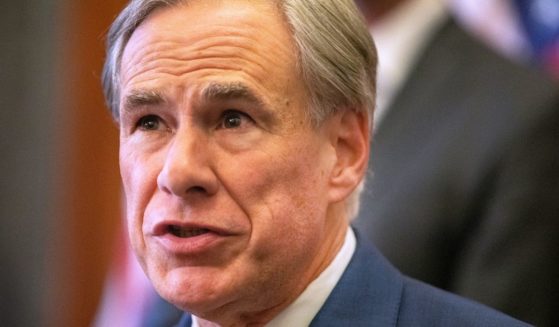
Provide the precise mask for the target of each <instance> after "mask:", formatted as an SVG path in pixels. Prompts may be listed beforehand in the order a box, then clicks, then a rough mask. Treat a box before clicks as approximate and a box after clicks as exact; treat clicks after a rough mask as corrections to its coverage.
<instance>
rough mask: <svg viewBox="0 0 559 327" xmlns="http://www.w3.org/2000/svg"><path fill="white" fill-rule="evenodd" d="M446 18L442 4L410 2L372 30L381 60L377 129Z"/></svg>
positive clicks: (425, 0) (433, 0)
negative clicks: (419, 57) (423, 51)
mask: <svg viewBox="0 0 559 327" xmlns="http://www.w3.org/2000/svg"><path fill="white" fill-rule="evenodd" d="M446 16H447V13H446V8H445V6H444V4H443V3H442V1H441V0H408V1H405V2H404V3H402V4H401V5H399V6H398V7H396V8H395V9H394V10H393V11H392V12H390V13H389V14H388V15H387V16H386V17H383V18H382V19H380V20H379V21H377V22H375V23H374V24H372V25H371V26H370V32H371V34H372V36H373V38H374V40H375V43H376V46H377V51H378V57H379V67H378V77H377V81H378V82H377V108H376V112H375V125H376V123H377V122H378V121H380V120H381V119H382V117H383V116H384V114H385V112H386V109H387V108H388V107H389V105H390V104H391V102H392V100H393V98H394V96H395V95H396V94H397V92H398V91H399V90H400V88H401V86H402V85H403V83H404V82H405V80H406V79H407V77H408V75H409V73H410V70H411V68H412V67H413V65H414V64H415V62H416V60H417V59H418V58H417V57H418V56H419V55H420V53H421V51H422V50H423V48H424V47H425V46H426V43H427V41H428V39H429V38H430V37H431V36H432V34H434V33H435V31H436V29H437V27H438V26H439V25H441V24H442V23H443V21H444V19H445V18H446Z"/></svg>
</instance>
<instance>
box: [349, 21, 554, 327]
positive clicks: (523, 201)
mask: <svg viewBox="0 0 559 327" xmlns="http://www.w3.org/2000/svg"><path fill="white" fill-rule="evenodd" d="M558 117H559V93H558V91H557V88H556V86H555V85H552V84H551V83H550V82H548V81H547V80H544V79H542V78H541V77H540V76H537V75H536V74H535V73H532V72H528V71H527V70H524V69H521V68H519V67H517V66H515V65H513V64H511V63H509V62H507V61H505V60H504V59H502V58H500V57H498V56H497V55H495V54H493V53H492V52H490V51H489V50H488V49H486V48H485V47H484V46H482V45H481V44H479V43H478V42H477V41H475V40H474V39H473V38H471V37H470V36H468V35H467V34H466V33H465V32H464V31H463V30H462V29H461V28H460V27H458V26H457V25H456V24H455V23H454V22H448V23H447V24H445V25H444V26H443V27H442V28H441V29H440V31H439V32H438V33H436V34H435V36H434V38H433V39H432V40H431V42H430V44H429V45H428V46H427V48H426V50H425V52H424V53H423V55H422V56H421V58H420V60H419V61H418V63H417V65H416V66H415V68H414V70H412V72H411V75H410V78H409V79H408V80H407V82H406V83H405V85H404V86H403V88H402V90H401V92H400V93H399V94H398V95H397V96H396V100H395V102H394V103H393V105H392V107H391V108H390V109H389V111H388V112H387V113H386V116H385V117H384V120H383V121H382V122H381V123H380V126H379V128H378V129H377V131H376V133H375V137H374V138H373V143H372V150H371V165H370V168H369V169H370V173H369V178H368V184H367V185H366V190H365V192H364V194H363V196H362V200H361V213H360V217H359V218H358V221H357V223H356V225H357V226H358V227H359V228H360V229H361V230H362V231H363V232H364V233H365V234H366V235H367V236H369V237H370V238H371V239H372V240H373V241H374V243H375V244H376V245H377V246H378V248H379V249H380V251H381V252H382V253H383V254H384V255H385V256H387V257H388V259H389V260H391V261H392V262H393V263H394V264H395V265H396V267H397V268H399V269H400V270H401V271H402V272H403V273H405V274H407V275H410V276H412V277H415V278H418V279H421V280H423V281H426V282H428V283H430V284H433V285H435V286H438V287H441V288H444V289H447V290H450V291H452V292H455V293H458V294H461V295H464V296H467V297H470V298H472V299H475V300H477V301H480V302H482V303H485V304H488V305H490V306H492V307H494V308H497V309H499V310H502V311H504V312H506V313H508V314H511V315H513V316H515V317H517V318H519V319H522V320H526V321H529V322H532V323H537V324H538V325H540V326H551V325H552V324H554V323H556V313H555V310H556V309H557V308H558V307H559V121H558V120H559V119H558Z"/></svg>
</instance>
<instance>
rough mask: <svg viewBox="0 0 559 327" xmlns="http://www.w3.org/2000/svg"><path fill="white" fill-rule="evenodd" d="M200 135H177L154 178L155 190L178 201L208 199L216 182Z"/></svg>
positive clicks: (215, 189)
mask: <svg viewBox="0 0 559 327" xmlns="http://www.w3.org/2000/svg"><path fill="white" fill-rule="evenodd" d="M200 134H202V133H201V132H196V131H190V132H182V131H178V132H177V134H175V136H174V139H173V140H172V143H171V144H170V145H169V149H168V151H167V153H166V157H165V162H164V165H163V169H162V170H161V172H160V173H159V175H158V176H157V185H158V187H159V189H161V190H163V191H164V192H166V193H169V194H173V195H176V196H179V197H186V196H190V195H204V196H208V195H212V194H215V193H216V192H217V189H218V180H217V177H216V175H215V173H214V171H213V170H212V168H211V166H210V153H209V151H210V150H209V148H208V146H207V142H206V141H205V138H204V137H203V136H202V135H200Z"/></svg>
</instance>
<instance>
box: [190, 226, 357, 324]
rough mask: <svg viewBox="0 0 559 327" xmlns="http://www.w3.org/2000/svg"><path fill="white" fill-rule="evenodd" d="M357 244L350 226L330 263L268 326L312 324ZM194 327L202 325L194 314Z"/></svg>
mask: <svg viewBox="0 0 559 327" xmlns="http://www.w3.org/2000/svg"><path fill="white" fill-rule="evenodd" d="M355 246H356V240H355V234H354V232H353V230H352V229H351V228H349V227H348V230H347V232H346V236H345V240H344V244H343V245H342V247H341V248H340V251H338V254H337V255H336V257H335V258H334V260H332V262H331V263H330V265H328V267H326V269H324V271H323V272H322V273H321V274H320V275H319V276H318V277H317V278H316V279H315V280H314V281H313V282H311V283H310V284H309V285H308V286H307V288H306V289H305V290H304V291H303V293H301V295H299V297H298V298H297V299H296V300H295V301H294V302H293V303H291V304H290V305H289V306H288V307H287V308H285V310H283V311H282V312H281V313H280V314H279V315H277V316H276V317H275V318H274V319H273V320H272V321H270V322H269V323H268V324H266V327H285V326H290V327H306V326H308V325H310V323H311V321H312V320H313V318H314V317H315V316H316V315H317V313H318V311H320V308H321V307H322V305H324V302H326V299H327V298H328V296H329V295H330V293H331V292H332V290H333V289H334V287H335V286H336V284H338V281H339V280H340V278H341V277H342V274H343V273H344V271H345V269H346V268H347V266H348V265H349V261H350V260H351V257H352V256H353V253H354V252H355ZM192 327H200V324H199V321H198V318H197V317H196V316H194V315H193V316H192Z"/></svg>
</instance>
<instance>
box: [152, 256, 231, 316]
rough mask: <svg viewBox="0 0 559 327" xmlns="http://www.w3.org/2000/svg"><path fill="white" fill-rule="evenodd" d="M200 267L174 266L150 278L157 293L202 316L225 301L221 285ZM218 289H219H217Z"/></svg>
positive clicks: (181, 307)
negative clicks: (156, 277)
mask: <svg viewBox="0 0 559 327" xmlns="http://www.w3.org/2000/svg"><path fill="white" fill-rule="evenodd" d="M200 270H205V269H200V268H190V267H189V268H175V269H173V270H171V271H169V272H167V273H166V274H164V275H159V276H160V278H158V280H155V279H154V278H150V279H151V280H152V283H153V285H154V286H155V289H156V290H157V292H158V293H159V295H160V296H161V297H162V298H164V299H165V300H167V301H168V302H170V303H172V304H173V305H175V306H176V307H178V308H180V309H182V310H183V311H188V312H189V313H193V314H195V315H197V316H204V313H205V312H211V311H214V310H216V309H217V308H219V307H221V306H223V305H224V304H225V303H227V298H228V297H227V296H226V294H225V292H224V289H223V287H220V286H219V285H218V284H217V283H216V282H215V281H216V280H219V279H215V278H211V277H210V276H209V273H208V272H204V271H200ZM218 290H219V291H218Z"/></svg>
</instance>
